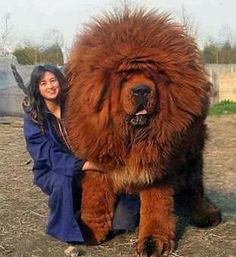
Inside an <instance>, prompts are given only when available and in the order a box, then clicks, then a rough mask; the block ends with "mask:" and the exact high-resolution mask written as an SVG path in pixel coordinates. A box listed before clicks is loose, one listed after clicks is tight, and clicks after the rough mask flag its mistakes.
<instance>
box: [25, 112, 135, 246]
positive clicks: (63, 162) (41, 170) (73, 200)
mask: <svg viewBox="0 0 236 257" xmlns="http://www.w3.org/2000/svg"><path fill="white" fill-rule="evenodd" d="M51 115H52V114H50V113H48V114H47V122H46V124H44V133H42V131H41V129H40V127H39V126H38V125H37V124H36V123H35V122H33V121H32V119H31V117H30V116H29V115H28V114H26V115H25V117H24V135H25V140H26V146H27V150H28V152H29V153H30V155H31V157H32V159H33V161H34V163H33V180H34V184H36V185H37V186H39V187H40V188H41V190H42V191H43V192H45V193H46V194H47V195H49V203H48V204H49V208H50V215H49V218H48V225H47V234H49V235H51V236H53V237H56V238H58V239H60V240H62V241H66V242H83V241H84V239H83V236H82V231H81V228H80V226H79V224H78V222H77V221H76V219H75V212H76V205H77V207H78V205H79V204H77V202H78V201H80V199H78V197H79V195H80V192H79V188H78V186H76V183H75V181H74V176H75V175H79V174H80V173H81V168H82V166H83V164H84V161H82V160H79V159H76V158H75V157H74V156H73V155H72V154H71V153H70V151H69V150H68V148H67V147H66V146H65V145H64V144H63V143H62V142H61V140H60V138H59V136H58V135H57V132H56V131H55V129H54V127H53V125H52V119H51V118H52V116H51ZM74 196H77V197H74ZM138 218H139V199H138V198H137V197H131V196H118V201H117V204H116V211H115V216H114V219H113V229H125V230H133V229H134V228H135V227H136V225H137V223H138Z"/></svg>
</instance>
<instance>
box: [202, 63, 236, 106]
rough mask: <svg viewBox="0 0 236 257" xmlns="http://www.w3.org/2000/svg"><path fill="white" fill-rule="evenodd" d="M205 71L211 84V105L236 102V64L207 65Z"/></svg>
mask: <svg viewBox="0 0 236 257" xmlns="http://www.w3.org/2000/svg"><path fill="white" fill-rule="evenodd" d="M206 69H207V71H208V73H209V76H210V80H211V82H212V83H213V94H212V98H213V99H212V103H216V102H219V101H222V100H231V101H236V64H207V65H206Z"/></svg>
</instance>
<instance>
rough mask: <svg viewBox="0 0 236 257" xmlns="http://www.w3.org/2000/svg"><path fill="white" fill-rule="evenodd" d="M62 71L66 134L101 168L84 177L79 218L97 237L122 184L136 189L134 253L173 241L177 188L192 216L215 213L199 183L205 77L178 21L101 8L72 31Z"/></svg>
mask: <svg viewBox="0 0 236 257" xmlns="http://www.w3.org/2000/svg"><path fill="white" fill-rule="evenodd" d="M67 77H68V79H69V83H70V89H69V94H68V104H67V111H68V112H67V113H66V123H67V124H68V126H67V129H68V135H69V140H70V142H71V145H72V148H73V150H74V153H75V154H76V156H78V157H80V158H83V159H85V160H89V161H92V162H94V163H95V164H96V165H97V166H98V167H100V168H101V172H95V171H89V172H87V173H86V174H85V176H84V178H83V180H82V203H81V219H82V221H83V223H84V224H85V225H86V227H87V228H88V229H89V231H90V232H91V236H92V237H93V239H94V240H95V241H96V242H102V241H103V240H104V238H105V237H106V235H107V233H108V231H109V230H110V229H111V221H112V215H113V208H114V202H115V195H116V193H118V192H122V191H123V192H128V193H129V192H131V193H136V192H138V193H139V194H140V200H141V209H140V224H139V238H138V241H137V244H136V251H137V253H138V254H139V255H140V256H146V255H149V253H148V252H149V250H148V248H149V246H150V245H152V246H153V247H152V248H153V249H152V251H153V253H154V256H159V255H161V254H162V253H164V252H170V251H171V250H173V245H174V244H173V242H174V240H175V226H176V225H175V223H176V221H175V217H174V214H173V206H174V196H179V199H181V202H182V203H183V205H184V207H185V210H186V211H187V213H188V214H189V218H190V220H191V222H193V223H195V224H196V225H199V226H210V225H216V224H218V223H219V222H220V219H221V218H220V213H219V211H218V210H217V209H216V208H215V207H214V206H213V205H212V204H211V203H210V202H209V201H208V200H207V199H206V198H205V197H204V188H203V174H202V173H203V172H202V168H203V157H202V155H203V148H204V142H205V139H206V125H205V124H204V120H205V118H206V113H207V109H208V95H209V83H208V80H207V75H206V72H205V70H204V67H203V63H202V60H201V57H200V53H199V51H198V49H197V46H196V44H195V42H194V40H193V39H192V38H191V37H189V36H187V35H186V34H185V33H184V31H183V29H182V27H181V26H180V25H178V24H176V23H174V22H173V21H171V20H170V19H169V17H168V16H166V15H160V14H159V13H158V12H156V11H152V12H145V11H144V10H139V11H137V10H136V11H133V12H132V11H130V10H124V11H123V12H122V13H119V14H114V15H112V14H109V15H105V16H104V17H101V18H99V19H97V20H95V21H93V22H92V23H91V24H89V25H88V26H87V27H86V28H85V30H84V32H83V33H82V34H81V35H79V36H78V38H77V40H76V42H75V45H74V48H73V50H72V52H71V54H70V58H69V65H68V69H67Z"/></svg>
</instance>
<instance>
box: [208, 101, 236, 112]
mask: <svg viewBox="0 0 236 257" xmlns="http://www.w3.org/2000/svg"><path fill="white" fill-rule="evenodd" d="M225 114H236V102H233V101H230V100H224V101H221V102H219V103H217V104H215V105H213V106H212V107H211V108H210V110H209V115H213V116H222V115H225Z"/></svg>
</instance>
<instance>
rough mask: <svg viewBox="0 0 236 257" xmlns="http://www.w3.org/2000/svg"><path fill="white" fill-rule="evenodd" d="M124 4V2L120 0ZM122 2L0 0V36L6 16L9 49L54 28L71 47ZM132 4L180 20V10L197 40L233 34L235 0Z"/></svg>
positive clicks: (165, 0) (235, 29)
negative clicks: (85, 27)
mask: <svg viewBox="0 0 236 257" xmlns="http://www.w3.org/2000/svg"><path fill="white" fill-rule="evenodd" d="M123 1H124V0H123ZM121 2H122V1H121V0H57V1H55V0H0V35H1V32H2V28H3V24H4V23H3V21H4V17H5V15H6V14H7V13H8V14H9V15H10V18H9V26H10V27H11V38H10V39H9V43H10V46H11V47H14V46H16V45H17V44H20V43H22V42H24V41H27V40H29V41H32V42H36V43H37V42H43V40H46V38H47V36H45V35H48V33H49V32H50V31H51V30H52V29H54V30H58V31H60V33H62V35H63V39H64V46H67V47H70V46H71V44H72V43H73V40H74V38H75V35H76V33H79V31H80V30H81V29H82V28H83V24H84V23H86V22H89V20H90V19H91V17H92V16H96V15H99V14H101V13H102V11H104V10H111V9H112V6H119V5H120V3H121ZM127 2H130V3H131V4H132V5H136V6H137V5H138V6H145V7H147V8H148V9H151V8H157V9H159V10H161V11H166V12H168V13H171V15H172V17H173V19H174V20H176V21H180V20H181V17H182V10H183V9H184V12H185V14H186V16H187V17H188V18H189V19H190V20H191V22H192V23H193V24H194V26H195V27H196V28H197V31H198V33H197V41H198V42H199V44H204V42H207V41H209V40H214V41H220V40H222V39H224V38H225V37H226V35H229V34H230V35H236V0H142V1H141V0H135V1H133V0H127Z"/></svg>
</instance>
